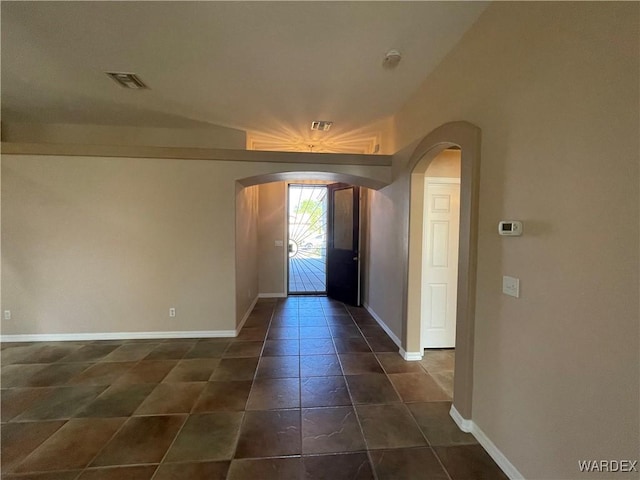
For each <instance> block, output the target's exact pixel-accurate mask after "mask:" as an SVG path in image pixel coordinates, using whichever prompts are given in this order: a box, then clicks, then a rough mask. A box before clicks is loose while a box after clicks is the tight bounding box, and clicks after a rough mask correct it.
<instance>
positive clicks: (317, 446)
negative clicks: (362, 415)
mask: <svg viewBox="0 0 640 480" xmlns="http://www.w3.org/2000/svg"><path fill="white" fill-rule="evenodd" d="M360 450H366V446H365V443H364V438H363V436H362V432H361V431H360V425H359V424H358V419H357V417H356V413H355V411H354V410H353V407H331V408H305V409H303V410H302V453H304V454H308V453H339V452H354V451H360Z"/></svg>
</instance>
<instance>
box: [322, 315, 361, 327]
mask: <svg viewBox="0 0 640 480" xmlns="http://www.w3.org/2000/svg"><path fill="white" fill-rule="evenodd" d="M325 319H326V320H327V324H328V325H329V326H331V325H343V326H353V325H355V323H354V322H353V319H352V318H351V317H350V316H349V315H327V316H326V317H325Z"/></svg>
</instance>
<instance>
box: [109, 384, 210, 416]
mask: <svg viewBox="0 0 640 480" xmlns="http://www.w3.org/2000/svg"><path fill="white" fill-rule="evenodd" d="M205 385H206V382H188V383H161V384H159V385H157V386H156V387H155V388H154V385H151V389H152V390H153V391H152V392H151V393H150V394H149V395H148V396H147V397H146V398H145V399H144V401H143V402H142V404H141V405H140V406H139V407H138V409H137V410H136V411H135V413H136V415H159V414H160V415H162V414H168V413H189V412H190V411H191V409H192V408H193V405H194V404H195V403H196V401H197V400H198V397H199V396H200V393H202V390H203V389H204V387H205ZM105 393H106V392H105ZM103 395H104V394H103Z"/></svg>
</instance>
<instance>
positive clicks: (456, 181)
mask: <svg viewBox="0 0 640 480" xmlns="http://www.w3.org/2000/svg"><path fill="white" fill-rule="evenodd" d="M425 174H426V173H425ZM429 185H458V188H459V187H460V178H459V177H429V176H425V182H424V186H425V192H426V191H427V190H428V188H429ZM458 210H460V205H459V202H458ZM423 215H425V216H426V211H423ZM459 215H460V213H459V212H458V225H457V227H458V243H459V242H460V219H459ZM427 225H428V223H427V219H426V218H424V219H423V228H425V227H426V226H427ZM426 233H427V232H425V231H424V230H423V236H422V241H423V247H424V241H425V238H424V235H425V234H426ZM458 249H459V247H458ZM423 260H424V258H423ZM424 270H425V267H424V263H423V264H422V274H423V279H424ZM456 283H457V281H456ZM420 292H421V295H422V294H424V292H423V291H422V288H421V289H420ZM457 297H458V293H457V290H456V302H457ZM422 300H424V299H423V298H422V297H421V301H422ZM420 311H421V314H420V322H421V325H420V350H421V351H424V349H425V348H429V347H427V346H425V343H424V342H423V340H424V339H423V333H424V332H423V327H424V318H423V315H422V308H421V309H420ZM456 323H457V322H456ZM432 348H438V347H432Z"/></svg>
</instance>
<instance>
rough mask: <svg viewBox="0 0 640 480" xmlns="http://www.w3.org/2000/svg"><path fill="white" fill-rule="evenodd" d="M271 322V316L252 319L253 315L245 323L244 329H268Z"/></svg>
mask: <svg viewBox="0 0 640 480" xmlns="http://www.w3.org/2000/svg"><path fill="white" fill-rule="evenodd" d="M270 321H271V317H270V316H269V315H267V316H257V317H252V316H251V315H249V318H247V321H246V322H244V327H243V328H254V327H257V328H268V327H269V322H270Z"/></svg>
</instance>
